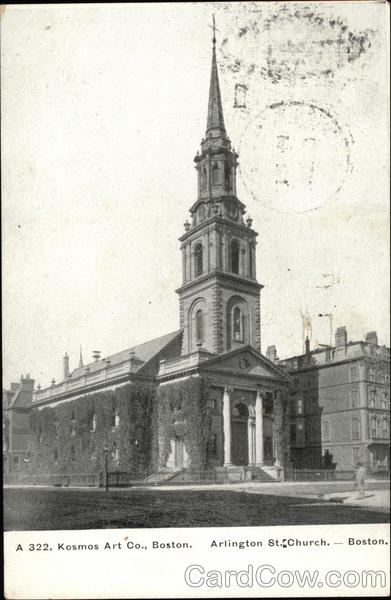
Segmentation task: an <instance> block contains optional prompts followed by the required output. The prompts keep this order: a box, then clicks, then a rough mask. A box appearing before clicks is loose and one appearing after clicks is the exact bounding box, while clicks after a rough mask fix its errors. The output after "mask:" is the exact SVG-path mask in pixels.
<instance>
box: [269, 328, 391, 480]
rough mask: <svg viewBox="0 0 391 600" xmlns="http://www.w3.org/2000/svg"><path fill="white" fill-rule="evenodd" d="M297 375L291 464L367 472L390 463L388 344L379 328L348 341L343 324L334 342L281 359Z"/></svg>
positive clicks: (301, 466) (291, 427) (291, 434)
mask: <svg viewBox="0 0 391 600" xmlns="http://www.w3.org/2000/svg"><path fill="white" fill-rule="evenodd" d="M278 364H280V365H284V366H286V367H288V368H289V371H290V374H291V375H292V377H293V383H294V387H293V391H292V396H291V403H290V415H291V417H290V443H291V460H292V464H293V466H295V467H296V468H298V469H302V468H310V469H311V468H312V469H319V468H322V467H323V468H328V469H338V470H351V469H353V468H355V467H356V466H357V463H358V461H362V462H363V463H364V464H365V465H366V466H367V468H368V470H369V471H374V472H376V471H378V470H381V471H388V472H389V468H390V463H389V456H390V349H389V348H386V347H385V346H379V345H378V338H377V334H376V332H370V333H367V335H366V336H365V341H355V342H348V338H347V332H346V328H345V327H339V328H338V329H337V332H336V334H335V346H333V347H330V346H326V347H321V348H317V349H315V350H310V346H309V341H308V339H307V340H306V353H305V354H303V355H301V356H294V357H292V358H288V359H286V360H283V361H280V362H279V363H278Z"/></svg>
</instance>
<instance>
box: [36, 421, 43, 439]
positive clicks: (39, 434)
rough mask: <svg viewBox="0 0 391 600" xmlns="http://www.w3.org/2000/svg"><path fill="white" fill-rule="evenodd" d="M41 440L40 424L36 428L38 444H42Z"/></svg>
mask: <svg viewBox="0 0 391 600" xmlns="http://www.w3.org/2000/svg"><path fill="white" fill-rule="evenodd" d="M42 440H43V433H42V425H40V426H39V428H38V436H37V441H38V444H42Z"/></svg>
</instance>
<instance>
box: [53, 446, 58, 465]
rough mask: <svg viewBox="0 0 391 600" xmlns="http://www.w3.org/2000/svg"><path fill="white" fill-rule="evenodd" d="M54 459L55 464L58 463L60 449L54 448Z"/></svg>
mask: <svg viewBox="0 0 391 600" xmlns="http://www.w3.org/2000/svg"><path fill="white" fill-rule="evenodd" d="M53 459H54V462H55V463H56V462H57V461H58V448H54V450H53Z"/></svg>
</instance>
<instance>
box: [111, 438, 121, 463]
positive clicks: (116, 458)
mask: <svg viewBox="0 0 391 600" xmlns="http://www.w3.org/2000/svg"><path fill="white" fill-rule="evenodd" d="M111 460H114V461H119V449H118V448H117V444H116V443H115V442H113V445H112V447H111Z"/></svg>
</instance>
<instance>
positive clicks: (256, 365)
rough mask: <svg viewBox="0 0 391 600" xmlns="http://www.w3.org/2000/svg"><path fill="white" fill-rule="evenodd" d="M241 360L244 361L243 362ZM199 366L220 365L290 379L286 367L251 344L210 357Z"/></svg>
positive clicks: (232, 371)
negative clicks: (283, 367) (273, 360)
mask: <svg viewBox="0 0 391 600" xmlns="http://www.w3.org/2000/svg"><path fill="white" fill-rule="evenodd" d="M243 359H245V360H247V363H246V362H243ZM249 359H250V360H249ZM254 359H255V360H254ZM240 360H241V361H242V362H241V363H240ZM199 366H200V368H209V367H212V368H219V367H220V368H221V369H223V370H227V371H229V372H231V373H240V372H242V373H246V372H248V373H250V374H253V375H259V376H261V377H274V378H277V379H284V380H286V381H289V380H290V377H289V375H288V373H287V372H286V371H285V370H284V369H282V368H281V367H279V366H278V365H276V364H275V363H274V362H272V361H271V360H269V359H268V358H266V356H264V355H263V354H261V353H260V352H258V350H256V349H255V348H253V347H252V346H250V345H248V346H244V347H242V348H236V349H235V350H230V351H228V352H225V353H224V354H220V355H219V356H215V357H213V358H209V359H207V360H205V361H203V362H202V363H201V364H200V365H199Z"/></svg>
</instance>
